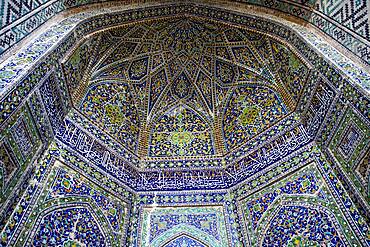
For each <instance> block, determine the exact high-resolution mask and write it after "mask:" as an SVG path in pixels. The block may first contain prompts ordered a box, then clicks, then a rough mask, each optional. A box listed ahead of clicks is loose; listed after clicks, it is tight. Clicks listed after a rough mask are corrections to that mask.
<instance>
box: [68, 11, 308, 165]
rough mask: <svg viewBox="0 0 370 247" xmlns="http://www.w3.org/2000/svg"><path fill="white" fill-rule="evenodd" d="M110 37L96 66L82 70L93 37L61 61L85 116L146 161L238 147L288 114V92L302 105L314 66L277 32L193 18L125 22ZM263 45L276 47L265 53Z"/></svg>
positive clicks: (105, 40)
mask: <svg viewBox="0 0 370 247" xmlns="http://www.w3.org/2000/svg"><path fill="white" fill-rule="evenodd" d="M121 29H123V30H127V29H128V30H132V31H128V32H126V34H124V31H123V30H121ZM117 33H119V34H120V35H119V36H118V37H119V38H118V37H117ZM104 37H105V38H104V42H108V43H111V44H112V46H113V48H112V49H111V50H110V51H109V52H107V53H106V54H102V55H98V54H97V55H96V56H98V57H97V58H95V59H94V60H93V61H94V62H95V63H94V64H91V65H89V66H91V67H93V68H98V69H97V71H95V70H92V72H86V69H87V68H88V67H89V66H88V65H87V64H88V62H87V61H86V59H87V58H88V57H90V56H91V52H90V51H92V50H94V47H95V46H97V45H98V44H95V45H93V44H94V42H95V41H94V40H99V38H96V37H93V38H91V39H90V40H91V41H85V42H84V43H83V44H81V45H80V46H79V47H78V48H77V49H75V50H74V53H73V56H71V58H69V59H68V60H67V61H68V62H66V63H64V67H65V69H66V70H65V74H66V75H65V77H66V79H67V81H68V87H69V88H70V91H72V92H75V91H76V92H80V91H81V92H82V91H84V92H87V93H84V94H85V96H84V97H83V99H82V102H81V103H80V107H79V109H80V111H81V113H83V114H84V115H85V116H86V117H88V118H89V119H90V120H92V121H93V122H95V124H96V125H97V126H99V127H101V129H102V130H103V131H108V133H109V134H111V135H113V136H114V137H115V139H116V140H117V141H118V142H120V143H121V144H122V145H123V146H124V147H125V148H127V149H128V150H130V151H132V152H134V153H136V154H138V155H139V157H141V158H144V157H146V156H148V157H149V158H159V157H200V156H204V155H206V156H212V155H219V154H221V153H225V152H228V151H231V150H233V149H235V148H237V147H239V146H241V145H242V144H243V143H245V142H246V141H248V140H249V139H251V138H252V137H253V136H255V135H257V134H258V133H260V132H262V131H264V130H265V129H266V128H268V127H270V126H272V125H273V124H275V123H276V122H278V121H279V120H280V119H282V117H284V116H285V115H286V114H287V113H289V107H292V105H289V106H286V105H285V103H286V102H292V99H290V98H289V99H287V98H286V97H285V95H289V94H290V95H294V96H293V98H294V100H293V102H297V101H298V99H299V97H300V94H301V92H302V88H303V87H304V85H305V82H306V76H307V72H308V68H307V66H306V65H305V64H304V63H303V62H302V61H301V60H300V59H299V58H298V57H296V56H295V54H294V53H293V52H292V51H290V50H289V49H287V48H286V47H285V46H284V45H282V44H280V43H279V42H277V41H273V40H272V39H271V38H268V37H266V36H264V35H261V34H257V33H254V32H251V31H248V30H244V29H237V28H231V27H227V26H225V25H224V24H221V23H218V22H211V21H204V20H200V19H198V18H193V17H191V18H190V17H188V18H181V19H179V18H171V19H168V20H162V21H161V23H160V24H159V23H158V21H148V22H144V23H141V24H136V25H135V26H134V27H132V26H125V27H122V28H120V27H119V28H115V29H112V30H109V31H107V32H106V33H104ZM236 40H237V41H238V42H237V43H236V44H235V41H236ZM233 42H234V43H233ZM266 42H269V43H270V42H271V43H273V46H272V49H273V50H278V51H279V52H278V53H273V52H272V51H266V50H261V49H263V48H261V47H262V44H265V43H266ZM86 44H89V45H88V46H89V48H86V47H87V45H86ZM149 44H151V45H149ZM210 44H212V45H210ZM213 46H216V47H215V49H214V48H213ZM276 46H279V48H275V47H276ZM128 50H130V53H128V52H127V51H128ZM266 53H267V54H266ZM89 54H90V55H89ZM281 54H283V55H281ZM159 55H160V56H159ZM272 55H274V56H272ZM264 56H270V57H271V58H272V59H271V60H270V61H269V62H268V63H266V62H265V60H264V59H263V58H262V57H264ZM290 57H293V58H291V60H292V61H290V60H289V59H290ZM285 60H288V61H289V63H284V64H283V63H282V62H281V61H285ZM68 64H70V65H68ZM292 64H293V65H292ZM273 65H276V66H273ZM277 65H279V66H278V67H277ZM81 66H85V67H84V68H81ZM67 68H70V70H68V71H67ZM71 70H73V71H74V72H71ZM73 73H76V76H74V74H73ZM89 74H92V77H91V78H90V79H87V77H88V76H89ZM288 74H292V75H294V77H292V78H291V77H290V76H288ZM298 74H300V75H301V76H296V75H298ZM88 80H89V82H85V81H88ZM148 81H149V82H150V83H147V82H148ZM278 81H281V83H280V82H278ZM77 82H79V84H78V83H77ZM86 83H88V85H89V86H88V89H84V88H85V87H86V86H85V84H86ZM148 84H149V85H148ZM108 85H111V86H109V87H108ZM113 85H114V86H113ZM118 85H124V87H122V88H121V86H118ZM216 87H221V88H222V90H218V89H217V88H216ZM225 93H226V94H225ZM140 97H144V98H140ZM74 98H75V99H74V100H75V101H78V100H79V98H78V96H76V97H74ZM266 99H267V100H266ZM136 102H141V104H142V105H138V103H136ZM75 104H79V103H78V102H75ZM293 104H294V103H293ZM122 113H125V115H123V114H122ZM216 123H220V124H221V129H217V128H219V127H216ZM144 126H145V127H144ZM140 129H141V131H139V130H140ZM144 131H147V132H149V133H143V132H144ZM215 131H217V132H222V134H223V137H222V136H221V135H215ZM140 138H141V139H140ZM143 138H148V139H143ZM222 138H223V139H222ZM216 143H218V145H217V147H216ZM143 144H144V146H143ZM146 145H147V146H146ZM139 150H147V151H146V152H144V151H141V152H140V153H138V152H139Z"/></svg>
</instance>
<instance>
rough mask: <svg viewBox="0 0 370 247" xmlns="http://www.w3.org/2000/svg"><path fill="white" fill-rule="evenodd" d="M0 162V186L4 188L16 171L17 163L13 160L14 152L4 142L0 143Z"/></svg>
mask: <svg viewBox="0 0 370 247" xmlns="http://www.w3.org/2000/svg"><path fill="white" fill-rule="evenodd" d="M0 163H1V183H0V185H1V188H2V191H4V190H6V189H7V187H8V185H9V182H10V181H11V179H12V178H13V176H14V174H15V173H16V172H17V171H18V168H19V165H18V163H17V161H16V160H14V154H12V151H11V150H10V148H9V147H8V145H6V144H5V143H4V142H1V144H0Z"/></svg>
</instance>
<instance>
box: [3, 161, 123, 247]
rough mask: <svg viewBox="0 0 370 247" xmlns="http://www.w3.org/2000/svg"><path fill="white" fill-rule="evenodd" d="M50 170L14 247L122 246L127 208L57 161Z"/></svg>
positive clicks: (110, 194)
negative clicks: (28, 246) (34, 246)
mask: <svg viewBox="0 0 370 247" xmlns="http://www.w3.org/2000/svg"><path fill="white" fill-rule="evenodd" d="M50 168H52V169H51V170H49V171H48V173H49V174H50V175H49V176H47V177H44V182H46V183H47V184H48V186H46V187H45V188H43V189H42V191H40V192H38V193H41V194H40V195H41V196H40V197H39V198H38V199H37V201H35V202H34V203H32V206H31V207H30V208H29V209H27V210H26V212H28V213H29V214H30V213H31V214H32V215H34V216H33V217H31V218H30V220H29V221H27V223H26V224H27V226H25V228H23V230H22V231H21V232H20V234H21V236H22V238H21V239H18V240H17V241H19V242H16V245H22V244H26V245H29V244H32V245H36V246H39V245H43V246H44V245H48V246H51V245H63V246H73V245H76V244H77V245H84V244H85V245H99V246H112V245H119V243H122V242H123V241H124V239H123V238H124V236H125V235H126V225H127V222H126V220H127V215H128V213H129V211H128V210H129V208H128V204H127V203H126V202H124V201H122V200H121V199H119V198H117V197H116V196H115V195H114V194H112V193H108V192H107V191H105V190H104V189H102V188H101V185H97V184H95V183H93V182H92V181H90V180H89V179H88V178H86V177H84V176H82V175H81V174H80V173H79V172H76V171H74V170H72V169H70V168H67V167H65V166H64V165H62V164H61V163H60V162H58V161H57V162H56V163H52V164H51V167H50ZM84 175H85V176H86V175H87V174H84ZM45 179H46V180H45ZM36 183H37V182H36ZM62 204H63V205H62ZM25 206H26V205H25ZM25 209H26V208H25ZM31 229H34V230H31ZM3 236H4V235H3Z"/></svg>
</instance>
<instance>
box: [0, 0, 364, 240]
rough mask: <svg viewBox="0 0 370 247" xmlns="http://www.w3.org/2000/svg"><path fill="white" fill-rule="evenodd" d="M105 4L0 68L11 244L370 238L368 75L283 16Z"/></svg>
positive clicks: (6, 223) (5, 219) (6, 236)
mask: <svg viewBox="0 0 370 247" xmlns="http://www.w3.org/2000/svg"><path fill="white" fill-rule="evenodd" d="M296 3H297V5H294V6H296V7H297V8H291V9H289V11H292V10H293V11H295V12H297V13H296V15H297V14H298V15H300V14H302V15H305V19H308V18H309V17H308V15H306V14H307V12H309V11H308V9H309V8H310V7H312V6H313V4H314V3H313V1H304V2H303V3H302V2H298V1H296ZM72 4H76V3H72ZM255 4H258V3H255ZM265 4H269V3H267V2H266V3H265ZM287 5H289V6H293V5H290V2H284V3H283V2H281V1H276V4H275V7H276V8H278V9H281V8H282V7H284V6H287ZM301 5H303V6H306V7H305V10H307V11H306V12H301V13H298V11H297V10H299V7H298V6H301ZM27 6H31V5H27ZM33 6H36V5H33ZM110 10H111V9H110V8H107V9H106V10H101V11H100V10H99V11H98V10H97V11H96V12H83V14H82V13H79V14H77V15H74V16H72V17H71V18H66V19H65V21H69V24H66V25H67V26H68V25H69V26H68V28H67V27H66V26H64V24H65V22H63V21H62V23H63V24H62V25H61V26H59V25H57V27H60V29H58V30H59V31H58V32H56V33H54V32H53V33H48V32H46V33H45V35H47V36H50V37H49V38H50V39H49V38H47V37H46V36H42V38H41V39H45V40H48V42H47V43H44V45H45V46H44V48H45V49H46V50H43V49H42V48H40V47H41V46H40V43H39V42H35V43H33V44H32V46H30V47H25V49H26V48H27V49H30V50H32V51H33V50H34V49H35V50H34V51H35V53H32V52H29V51H30V50H28V51H27V52H26V53H17V55H19V54H20V55H19V56H20V57H23V58H22V59H23V60H22V59H19V57H18V59H19V60H16V59H15V60H12V59H10V60H9V61H8V62H10V61H11V62H13V61H15V62H14V64H13V65H11V66H10V65H9V64H8V63H6V65H4V67H3V68H6V69H4V70H1V69H0V73H2V74H1V75H2V76H4V78H7V79H5V80H3V81H2V82H4V85H8V86H9V85H11V87H12V88H10V87H9V88H6V90H4V91H2V92H4V93H5V92H6V93H7V94H6V95H5V94H4V95H5V96H6V97H5V96H4V98H3V100H2V101H1V102H0V103H1V104H0V112H1V119H0V120H1V122H0V123H1V125H0V133H1V142H0V156H2V157H3V158H2V159H1V161H3V162H0V163H1V164H0V165H1V172H0V175H1V179H0V180H1V183H2V184H1V185H2V188H3V189H2V193H1V203H2V204H1V205H0V206H1V214H0V221H1V223H2V224H1V225H2V227H1V229H0V235H1V238H0V245H2V246H30V245H37V246H38V245H48V246H53V245H58V246H59V245H60V246H76V245H77V246H78V245H81V246H83V245H87V246H90V245H91V246H105V245H107V246H149V245H150V246H270V245H271V246H272V245H279V246H297V245H300V246H321V245H325V246H326V245H330V246H331V245H333V246H362V245H369V244H370V237H369V236H370V227H369V220H368V211H369V210H368V207H369V205H368V200H367V198H368V197H366V196H368V195H369V171H370V170H369V166H368V160H369V150H370V147H369V145H370V143H369V142H368V140H367V139H366V137H367V136H369V126H370V125H369V121H368V107H367V106H368V105H369V98H368V96H367V94H364V91H363V90H362V89H365V88H366V80H367V79H366V78H368V77H367V74H366V73H363V72H361V70H357V69H358V68H356V67H351V68H349V67H348V65H349V64H350V63H342V62H343V60H341V59H343V57H342V58H338V59H336V58H335V59H334V57H336V56H337V53H335V52H331V51H332V50H331V49H327V48H328V46H326V45H323V44H324V43H320V42H321V41H320V40H319V39H316V38H315V37H318V36H315V35H313V34H312V35H311V33H309V32H308V30H307V29H306V27H300V26H298V25H297V26H294V25H296V24H292V23H291V24H288V22H286V21H284V20H282V21H279V22H274V21H273V20H274V18H273V17H271V18H270V17H268V16H265V17H266V18H258V17H257V15H256V16H254V15H253V16H249V15H242V14H238V13H236V12H230V11H228V10H227V9H226V8H223V9H220V8H214V7H210V6H202V5H198V4H197V5H195V4H191V3H190V4H181V3H176V4H168V5H163V6H162V5H160V6H147V7H145V8H143V9H135V10H130V9H127V10H125V11H123V12H119V11H113V12H112V13H107V11H108V12H109V11H110ZM104 11H106V12H104ZM25 13H28V12H27V11H25ZM101 13H104V14H101ZM184 13H187V14H184ZM85 14H86V15H85ZM99 14H101V15H99ZM82 15H83V16H82ZM20 16H21V15H20ZM82 20H85V21H84V22H83V23H81V21H82ZM126 20H127V21H128V22H126ZM276 20H277V19H276ZM71 22H72V23H73V24H71ZM78 23H80V24H78ZM121 24H122V25H121ZM115 25H118V26H115ZM119 25H121V26H119ZM108 26H109V29H106V28H107V27H108ZM114 26H115V27H114ZM64 28H65V29H64ZM72 29H73V31H72V32H71V33H69V31H70V30H72ZM102 29H104V30H102ZM304 29H305V30H304ZM297 30H298V34H297V33H296V32H295V31H297ZM302 33H303V34H306V35H302ZM89 34H92V35H90V36H88V35H89ZM58 35H59V36H58ZM86 36H87V37H86ZM51 37H56V39H54V42H50V40H52V38H51ZM45 40H44V41H45ZM58 41H61V42H58ZM325 44H326V43H325ZM313 46H314V47H313ZM51 47H52V48H51ZM49 48H50V49H49ZM329 48H330V47H329ZM37 49H39V50H37ZM48 49H49V50H48ZM325 49H327V50H326V53H325V51H324V50H325ZM46 51H47V52H46ZM45 52H46V53H45ZM25 54H26V55H25ZM328 54H329V55H328ZM43 55H45V57H41V56H43ZM328 57H329V58H330V60H331V61H333V62H334V60H335V63H336V64H341V65H340V67H335V66H333V64H332V63H331V62H328V61H327V60H326V58H328ZM30 61H31V62H30ZM34 61H37V63H36V64H33V63H34ZM22 62H23V64H22ZM30 64H32V66H33V67H32V69H31V70H32V72H31V73H30V74H27V75H23V74H22V73H23V72H25V71H28V70H29V69H30V68H31V67H29V66H30ZM8 65H9V66H8ZM23 65H24V66H23ZM10 68H11V69H13V70H11V71H12V72H13V74H12V73H8V72H9V71H10V70H9V69H10ZM342 72H344V73H342ZM348 73H352V74H350V75H349V74H348ZM7 76H9V77H7ZM347 76H348V77H347ZM9 78H12V79H9ZM17 78H18V79H19V78H22V80H20V81H17V83H14V84H12V82H14V80H16V79H17ZM353 78H356V79H355V80H354V81H353ZM8 79H9V80H8ZM352 82H360V83H362V84H361V85H362V86H359V85H360V84H356V83H352ZM9 83H10V84H9ZM1 85H3V84H1ZM13 86H14V87H13ZM363 86H365V87H363ZM361 87H362V89H361ZM72 105H73V107H74V108H73V109H71V107H72ZM67 110H70V112H69V113H67ZM66 114H67V115H66ZM43 130H49V131H50V132H48V133H44V131H43ZM51 132H53V133H51ZM53 134H54V135H53ZM54 136H55V137H54ZM45 149H46V150H45Z"/></svg>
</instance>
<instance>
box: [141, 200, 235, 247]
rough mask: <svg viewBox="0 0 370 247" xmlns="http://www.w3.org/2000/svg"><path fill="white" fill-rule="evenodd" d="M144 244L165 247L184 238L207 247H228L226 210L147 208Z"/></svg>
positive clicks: (143, 215) (220, 208)
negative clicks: (189, 237)
mask: <svg viewBox="0 0 370 247" xmlns="http://www.w3.org/2000/svg"><path fill="white" fill-rule="evenodd" d="M141 222H142V226H141V241H140V244H142V245H143V246H146V245H150V246H162V245H163V244H165V245H166V244H167V243H168V242H171V239H173V238H176V237H177V236H181V235H183V234H186V235H189V236H191V237H192V238H194V239H199V240H198V242H201V243H202V242H203V243H204V244H205V246H227V245H228V244H227V231H226V226H225V216H224V213H223V208H222V207H192V208H184V207H179V208H176V207H171V208H154V209H153V208H144V210H143V213H142V219H141Z"/></svg>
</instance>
